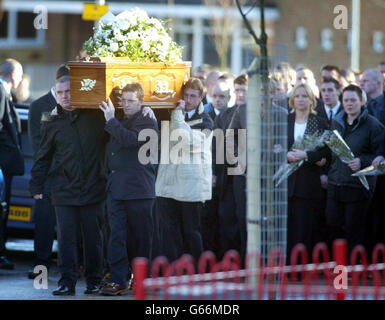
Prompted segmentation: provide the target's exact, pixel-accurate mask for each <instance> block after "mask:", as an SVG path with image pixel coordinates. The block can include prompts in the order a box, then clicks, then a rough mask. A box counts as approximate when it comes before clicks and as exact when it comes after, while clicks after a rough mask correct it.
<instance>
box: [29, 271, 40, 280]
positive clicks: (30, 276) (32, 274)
mask: <svg viewBox="0 0 385 320" xmlns="http://www.w3.org/2000/svg"><path fill="white" fill-rule="evenodd" d="M38 275H39V274H38V273H35V272H33V270H31V271H28V279H31V280H33V279H35V278H36V277H37V276H38Z"/></svg>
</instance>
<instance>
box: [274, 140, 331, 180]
mask: <svg viewBox="0 0 385 320" xmlns="http://www.w3.org/2000/svg"><path fill="white" fill-rule="evenodd" d="M324 140H325V138H324V134H322V135H319V134H318V133H315V134H313V135H304V136H303V137H302V139H300V140H296V141H294V143H293V146H292V147H291V150H293V149H298V150H303V151H305V152H307V151H314V150H317V149H319V148H322V147H323V146H324ZM304 162H305V161H304V160H301V161H297V162H288V163H286V162H285V163H283V164H282V165H281V166H280V167H279V169H278V171H277V172H276V173H275V174H274V176H273V181H275V180H277V182H276V183H275V187H278V186H279V185H280V184H281V182H282V181H283V180H285V179H286V178H287V177H289V176H290V175H291V174H292V173H293V172H295V171H296V170H297V169H298V168H299V167H301V166H302V165H303V163H304Z"/></svg>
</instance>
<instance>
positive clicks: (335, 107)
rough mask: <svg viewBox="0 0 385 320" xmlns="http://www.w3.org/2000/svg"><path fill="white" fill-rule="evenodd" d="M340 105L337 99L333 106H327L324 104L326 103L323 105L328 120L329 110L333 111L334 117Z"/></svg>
mask: <svg viewBox="0 0 385 320" xmlns="http://www.w3.org/2000/svg"><path fill="white" fill-rule="evenodd" d="M340 105H341V102H339V101H338V102H337V104H336V105H335V106H334V107H333V108H329V107H328V106H326V104H325V105H324V109H325V112H326V115H327V117H328V119H329V120H330V110H332V112H333V119H334V117H335V116H336V114H337V111H338V109H339V108H340Z"/></svg>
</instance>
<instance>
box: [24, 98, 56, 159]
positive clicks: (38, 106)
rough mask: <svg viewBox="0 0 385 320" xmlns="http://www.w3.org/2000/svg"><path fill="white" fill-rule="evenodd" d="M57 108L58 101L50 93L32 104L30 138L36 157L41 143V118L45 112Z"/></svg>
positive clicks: (29, 116) (29, 124) (29, 118)
mask: <svg viewBox="0 0 385 320" xmlns="http://www.w3.org/2000/svg"><path fill="white" fill-rule="evenodd" d="M55 107H56V100H55V98H54V96H53V95H52V93H51V91H49V92H48V93H47V94H45V95H44V96H42V97H40V98H39V99H37V100H35V101H34V102H32V103H31V106H30V107H29V113H28V136H29V140H30V142H31V145H32V150H33V153H34V154H35V155H36V153H37V150H39V145H40V141H41V133H40V127H41V116H42V114H43V113H44V112H51V111H52V109H53V108H55Z"/></svg>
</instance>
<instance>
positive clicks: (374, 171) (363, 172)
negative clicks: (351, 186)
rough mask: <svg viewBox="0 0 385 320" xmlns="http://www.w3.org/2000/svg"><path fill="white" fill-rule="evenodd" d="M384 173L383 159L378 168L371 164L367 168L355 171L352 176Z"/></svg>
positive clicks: (384, 164)
mask: <svg viewBox="0 0 385 320" xmlns="http://www.w3.org/2000/svg"><path fill="white" fill-rule="evenodd" d="M383 174H385V161H382V162H381V163H380V164H379V165H378V167H377V168H375V167H374V166H369V167H366V168H365V169H362V170H360V171H357V172H356V173H353V174H352V176H354V177H361V176H380V175H383Z"/></svg>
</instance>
